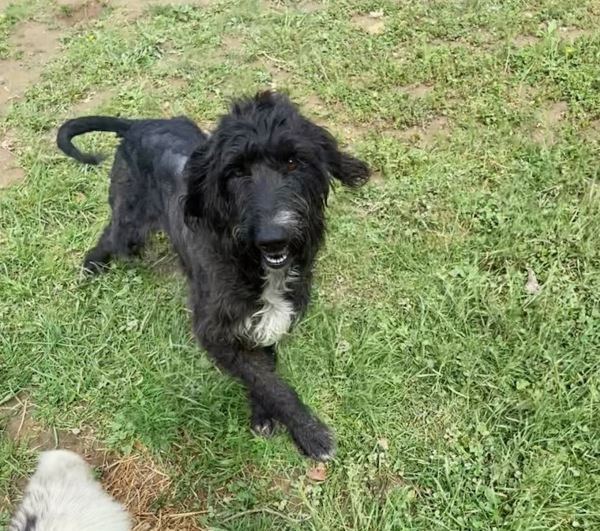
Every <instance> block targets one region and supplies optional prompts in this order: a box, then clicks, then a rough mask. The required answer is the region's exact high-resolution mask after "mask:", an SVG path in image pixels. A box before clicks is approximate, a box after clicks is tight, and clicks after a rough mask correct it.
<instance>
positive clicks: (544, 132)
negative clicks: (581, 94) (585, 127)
mask: <svg viewBox="0 0 600 531" xmlns="http://www.w3.org/2000/svg"><path fill="white" fill-rule="evenodd" d="M568 110H569V107H568V105H567V102H566V101H558V102H555V103H552V104H550V105H548V106H547V107H544V108H543V109H540V110H539V111H538V113H537V124H536V130H535V131H534V132H533V135H532V138H533V141H534V142H536V143H537V144H547V145H552V144H554V142H555V140H556V134H555V131H556V129H557V128H558V127H559V125H560V123H561V122H562V121H563V120H564V118H565V117H566V115H567V113H568Z"/></svg>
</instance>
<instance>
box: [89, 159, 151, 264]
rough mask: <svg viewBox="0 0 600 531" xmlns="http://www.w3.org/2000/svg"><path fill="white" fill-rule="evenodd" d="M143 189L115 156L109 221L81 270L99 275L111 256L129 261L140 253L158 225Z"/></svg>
mask: <svg viewBox="0 0 600 531" xmlns="http://www.w3.org/2000/svg"><path fill="white" fill-rule="evenodd" d="M146 186H147V184H146V183H144V182H143V179H140V178H136V176H135V175H134V174H133V173H132V171H131V170H130V169H129V167H128V166H127V163H126V162H125V161H124V160H123V158H122V156H120V154H119V152H117V156H116V157H115V162H114V164H113V167H112V170H111V184H110V194H109V203H110V206H111V210H112V215H111V220H110V223H109V224H108V225H107V226H106V228H105V229H104V232H103V233H102V236H101V237H100V239H99V241H98V243H97V244H96V246H95V247H93V248H92V249H91V250H90V251H89V252H88V253H87V255H86V257H85V260H84V262H83V268H84V270H86V271H88V272H91V273H99V272H101V271H102V270H103V269H104V268H105V267H106V266H107V265H108V263H109V262H110V260H111V258H112V257H113V256H119V257H122V258H126V259H128V258H132V257H134V256H136V255H137V254H138V253H139V251H140V250H141V248H142V247H143V245H144V243H145V241H146V238H147V236H148V234H149V232H150V231H151V230H152V228H153V227H154V226H155V225H156V224H157V223H156V222H155V221H154V218H156V217H157V215H156V212H155V209H153V208H152V207H151V205H150V204H148V203H149V202H148V200H147V197H146V194H147V189H146Z"/></svg>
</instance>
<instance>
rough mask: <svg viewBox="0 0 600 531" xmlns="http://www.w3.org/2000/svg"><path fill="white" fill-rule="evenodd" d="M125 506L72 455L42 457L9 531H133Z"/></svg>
mask: <svg viewBox="0 0 600 531" xmlns="http://www.w3.org/2000/svg"><path fill="white" fill-rule="evenodd" d="M130 530H131V521H130V519H129V515H128V514H127V512H126V511H125V509H124V508H123V506H122V505H121V504H119V503H117V502H116V501H115V500H113V499H112V498H111V497H110V496H109V495H108V494H107V493H106V492H105V491H104V490H103V489H102V486H101V485H100V483H98V482H97V481H96V480H95V479H94V476H93V474H92V471H91V469H90V467H89V466H88V465H87V463H86V462H85V461H84V460H83V459H82V458H81V457H79V456H78V455H77V454H75V453H73V452H69V451H66V450H53V451H49V452H43V453H42V454H41V455H40V459H39V462H38V466H37V469H36V471H35V473H34V474H33V476H32V477H31V479H30V480H29V483H28V485H27V488H26V489H25V495H24V497H23V500H22V501H21V503H20V505H19V507H18V508H17V511H16V512H15V514H14V516H13V518H12V519H11V521H10V523H9V525H8V531H130Z"/></svg>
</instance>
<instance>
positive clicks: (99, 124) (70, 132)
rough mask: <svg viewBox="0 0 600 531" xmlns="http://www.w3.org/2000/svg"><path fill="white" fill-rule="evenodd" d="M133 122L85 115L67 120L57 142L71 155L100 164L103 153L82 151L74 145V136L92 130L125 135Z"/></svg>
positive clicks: (61, 127) (62, 126) (61, 128)
mask: <svg viewBox="0 0 600 531" xmlns="http://www.w3.org/2000/svg"><path fill="white" fill-rule="evenodd" d="M132 124H133V120H126V119H124V118H114V117H112V116H84V117H83V118H74V119H73V120H67V121H66V122H65V123H64V124H62V125H61V126H60V128H59V130H58V134H57V135H56V144H57V145H58V147H59V148H60V149H61V150H62V151H63V152H64V153H65V154H66V155H68V156H69V157H72V158H74V159H75V160H78V161H79V162H83V163H85V164H100V163H101V162H102V161H103V160H104V156H103V155H99V154H96V153H82V152H81V151H79V149H77V148H76V147H75V146H74V145H73V138H74V137H76V136H79V135H83V134H85V133H90V132H92V131H108V132H111V133H116V134H117V135H118V136H123V135H124V134H125V133H126V132H127V130H128V129H129V128H130V127H131V125H132Z"/></svg>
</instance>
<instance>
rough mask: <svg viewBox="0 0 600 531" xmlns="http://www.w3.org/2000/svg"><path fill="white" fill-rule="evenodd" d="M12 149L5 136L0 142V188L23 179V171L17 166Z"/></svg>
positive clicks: (12, 144)
mask: <svg viewBox="0 0 600 531" xmlns="http://www.w3.org/2000/svg"><path fill="white" fill-rule="evenodd" d="M13 149H14V143H13V141H12V140H11V137H10V135H9V134H7V135H5V136H4V139H3V140H2V141H0V188H6V187H7V186H10V185H11V184H14V183H18V182H20V181H22V180H23V178H24V177H25V170H24V169H23V168H21V167H20V166H19V164H18V162H17V158H16V156H15V155H14V153H13Z"/></svg>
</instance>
